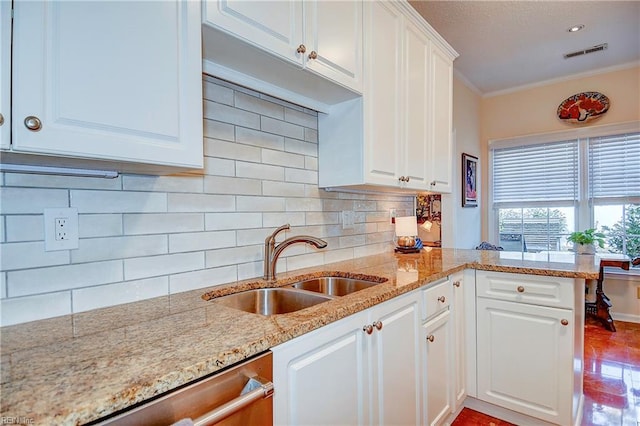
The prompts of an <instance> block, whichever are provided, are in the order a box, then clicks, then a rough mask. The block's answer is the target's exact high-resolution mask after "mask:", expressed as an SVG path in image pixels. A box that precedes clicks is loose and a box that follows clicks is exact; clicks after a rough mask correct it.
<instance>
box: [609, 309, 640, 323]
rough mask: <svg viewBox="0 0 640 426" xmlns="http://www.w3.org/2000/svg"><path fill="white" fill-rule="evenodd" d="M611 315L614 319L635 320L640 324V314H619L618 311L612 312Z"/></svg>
mask: <svg viewBox="0 0 640 426" xmlns="http://www.w3.org/2000/svg"><path fill="white" fill-rule="evenodd" d="M611 316H612V317H613V319H614V321H625V322H634V323H636V324H640V315H632V314H619V313H616V312H611Z"/></svg>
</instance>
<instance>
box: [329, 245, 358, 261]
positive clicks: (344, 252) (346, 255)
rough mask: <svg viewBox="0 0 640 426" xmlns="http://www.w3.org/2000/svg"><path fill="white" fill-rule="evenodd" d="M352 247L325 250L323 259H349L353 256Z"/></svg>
mask: <svg viewBox="0 0 640 426" xmlns="http://www.w3.org/2000/svg"><path fill="white" fill-rule="evenodd" d="M353 250H354V249H353V247H348V248H343V249H334V250H327V251H325V253H324V261H325V262H326V263H333V262H342V261H343V260H351V259H353V258H354V253H353Z"/></svg>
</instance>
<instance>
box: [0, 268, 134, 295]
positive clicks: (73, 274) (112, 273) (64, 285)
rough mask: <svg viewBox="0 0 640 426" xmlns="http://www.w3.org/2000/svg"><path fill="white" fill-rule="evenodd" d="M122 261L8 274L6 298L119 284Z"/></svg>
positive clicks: (37, 269)
mask: <svg viewBox="0 0 640 426" xmlns="http://www.w3.org/2000/svg"><path fill="white" fill-rule="evenodd" d="M122 278H123V274H122V261H120V260H111V261H107V262H92V263H80V264H76V265H65V266H52V267H48V268H34V269H26V270H22V271H12V272H8V273H7V284H8V287H7V291H8V296H9V297H18V296H27V295H31V294H39V293H49V292H53V291H60V290H70V289H74V288H79V287H89V286H92V285H100V284H107V283H114V282H118V281H122Z"/></svg>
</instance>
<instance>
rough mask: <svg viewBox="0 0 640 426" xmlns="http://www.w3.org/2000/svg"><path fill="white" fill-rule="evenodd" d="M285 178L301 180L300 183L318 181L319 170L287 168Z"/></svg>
mask: <svg viewBox="0 0 640 426" xmlns="http://www.w3.org/2000/svg"><path fill="white" fill-rule="evenodd" d="M284 176H285V180H286V181H287V182H299V183H309V184H317V183H318V172H316V171H315V170H302V169H290V168H287V169H285V171H284Z"/></svg>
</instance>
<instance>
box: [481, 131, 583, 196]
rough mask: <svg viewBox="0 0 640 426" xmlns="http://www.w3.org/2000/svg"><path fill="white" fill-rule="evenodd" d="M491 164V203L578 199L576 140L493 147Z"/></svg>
mask: <svg viewBox="0 0 640 426" xmlns="http://www.w3.org/2000/svg"><path fill="white" fill-rule="evenodd" d="M492 166H493V167H492V170H493V171H492V175H493V176H492V178H493V203H494V207H502V206H505V207H506V206H508V205H509V204H510V203H518V202H520V203H521V202H528V203H536V202H541V203H549V202H573V201H575V200H576V199H577V196H578V194H577V189H578V141H577V140H568V141H562V142H553V143H543V144H537V145H523V146H515V147H508V148H496V149H494V150H493V164H492Z"/></svg>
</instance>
